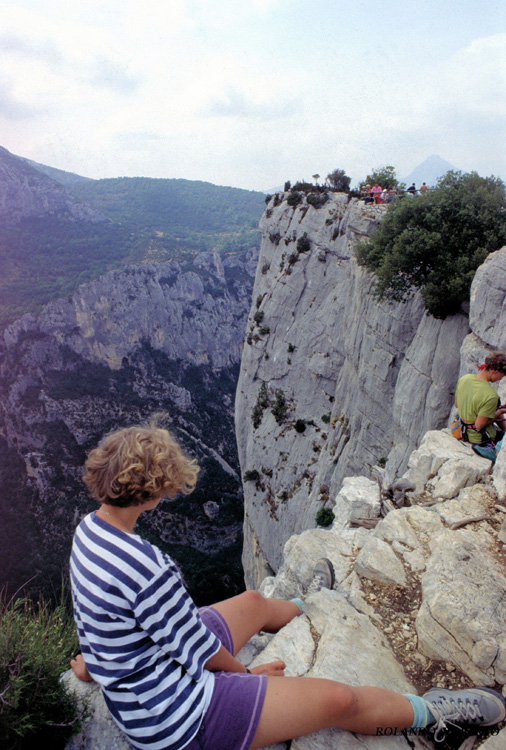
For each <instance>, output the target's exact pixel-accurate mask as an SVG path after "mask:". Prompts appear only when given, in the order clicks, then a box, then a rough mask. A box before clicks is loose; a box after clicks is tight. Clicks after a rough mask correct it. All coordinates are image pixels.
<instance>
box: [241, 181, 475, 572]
mask: <svg viewBox="0 0 506 750" xmlns="http://www.w3.org/2000/svg"><path fill="white" fill-rule="evenodd" d="M292 194H293V193H292ZM290 195H291V193H285V194H278V195H276V196H274V197H273V198H271V200H270V202H269V203H268V205H267V208H266V211H265V213H264V215H263V217H262V220H261V225H260V226H261V230H262V243H261V248H260V258H259V262H258V268H257V273H256V278H255V285H254V289H253V295H252V308H251V312H250V316H249V321H248V326H247V332H246V341H245V344H244V351H243V357H242V363H241V372H240V377H239V383H238V389H237V397H236V432H237V440H238V449H239V458H240V463H241V470H242V475H243V480H244V492H245V546H244V553H243V564H244V568H245V574H246V581H247V583H248V585H250V586H256V585H258V584H259V582H260V581H261V580H262V578H263V577H264V575H265V574H266V573H268V572H269V571H270V570H273V571H276V570H277V569H278V568H279V565H280V563H281V560H282V550H283V545H284V543H285V542H286V540H287V539H288V538H289V537H290V536H291V535H292V534H294V533H298V532H300V531H302V530H304V529H307V528H310V527H313V526H314V525H315V514H316V513H317V511H318V510H319V509H320V508H322V507H324V506H325V504H326V503H327V502H328V501H329V498H331V499H332V498H334V497H335V496H336V494H337V492H338V491H339V489H340V488H341V486H342V482H343V479H344V478H345V477H347V476H351V475H354V474H366V475H370V472H371V470H372V467H373V466H375V465H376V464H377V463H378V462H380V464H383V463H384V462H385V460H386V472H387V477H389V478H390V479H393V478H394V477H395V476H397V475H399V474H401V473H402V472H403V471H404V469H405V468H406V464H407V459H408V456H409V454H410V453H411V451H412V450H413V449H414V448H415V447H416V445H417V443H418V441H419V440H420V438H421V436H422V435H423V434H424V433H425V432H426V431H427V430H429V429H434V428H440V427H443V426H445V425H446V424H447V421H448V415H449V412H450V409H451V405H452V402H453V398H454V396H453V393H454V386H455V382H456V380H457V377H458V374H459V369H460V347H461V344H462V341H463V339H464V337H465V336H466V335H467V334H468V332H469V321H468V317H467V315H466V314H463V313H462V314H458V315H455V316H452V317H449V318H447V319H446V320H444V321H443V320H436V319H435V318H432V317H431V316H429V315H427V314H426V313H425V311H424V306H423V302H422V300H421V298H420V296H419V295H418V294H415V295H414V297H413V298H412V299H411V300H410V301H409V302H407V303H405V304H391V303H388V302H381V303H380V302H378V301H377V300H376V299H375V297H374V296H373V295H372V293H371V292H372V287H373V284H374V277H373V275H372V274H371V273H370V272H369V271H367V270H366V269H365V268H363V267H360V266H358V265H357V263H356V260H355V258H354V247H355V244H356V243H357V242H360V241H363V240H364V239H367V238H368V237H369V236H370V235H371V233H372V232H373V231H374V228H375V227H376V226H377V224H378V222H379V221H380V220H381V217H382V216H383V214H384V211H385V210H386V207H384V206H365V205H364V204H363V203H361V202H359V201H357V200H356V199H351V200H350V201H348V197H347V196H346V195H344V194H339V193H330V194H329V198H328V200H327V201H326V202H325V203H324V205H322V206H320V207H318V206H315V205H311V204H310V202H308V201H307V197H304V198H303V199H302V200H301V202H300V203H299V204H298V205H295V206H293V205H290V202H291V201H290V200H289V198H290ZM301 195H302V194H301Z"/></svg>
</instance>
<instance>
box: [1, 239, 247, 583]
mask: <svg viewBox="0 0 506 750" xmlns="http://www.w3.org/2000/svg"><path fill="white" fill-rule="evenodd" d="M255 266H256V255H255V252H254V251H251V252H241V253H231V254H229V255H227V256H220V255H218V254H217V253H202V254H200V255H199V256H197V258H196V259H195V261H194V263H191V262H190V261H188V262H187V263H186V265H185V267H183V266H182V265H180V264H178V263H176V262H167V263H158V264H155V263H145V264H141V265H137V266H130V267H127V268H125V269H124V270H122V271H111V272H110V273H108V274H106V275H104V276H102V277H101V278H100V279H98V280H97V281H96V282H93V283H89V284H85V285H82V286H81V287H79V289H78V290H77V292H76V293H75V294H74V295H73V296H72V297H71V298H69V299H60V300H58V301H56V302H52V303H50V304H49V305H47V306H46V307H45V308H44V310H43V311H42V312H41V313H40V315H39V316H37V317H35V316H33V315H25V316H23V317H22V318H21V319H20V320H18V321H16V322H15V323H14V324H12V325H11V326H9V327H8V328H7V329H5V331H4V332H3V335H2V339H1V341H0V394H1V399H0V444H1V446H2V451H1V452H0V475H1V477H2V481H1V482H0V485H1V488H0V516H1V521H2V525H3V528H4V532H5V539H6V540H7V542H5V543H4V544H3V545H2V552H1V553H0V554H1V561H0V562H1V564H0V569H1V577H2V583H6V582H8V583H9V585H10V586H11V588H12V590H13V591H14V590H16V589H17V588H18V587H19V586H21V585H24V584H25V583H26V582H27V581H28V580H34V586H35V587H36V590H37V591H39V592H40V591H47V590H49V591H50V590H52V591H54V590H58V588H59V581H60V578H61V571H62V569H63V570H66V566H67V559H68V554H69V545H70V541H71V538H72V533H73V528H75V524H76V522H77V520H78V519H79V517H80V516H81V515H82V514H83V513H85V512H86V511H88V510H91V509H92V508H93V507H94V503H92V502H91V501H90V499H89V498H88V497H87V493H86V491H85V488H84V485H83V483H82V481H81V478H80V477H81V472H82V466H83V463H84V460H85V457H86V454H87V452H88V451H89V449H90V448H91V447H94V445H96V443H97V442H98V440H99V439H100V437H101V436H102V435H104V434H105V433H107V432H108V431H110V430H112V429H115V428H117V427H119V426H126V425H130V424H135V423H138V422H141V421H144V420H146V419H148V418H149V417H150V416H152V415H153V414H154V413H156V412H165V414H166V417H165V424H167V425H168V426H169V428H170V429H172V430H173V432H174V433H175V434H176V436H177V437H178V438H179V440H180V441H181V442H182V443H183V445H184V446H185V447H186V448H187V449H188V451H189V452H190V453H191V455H193V456H195V457H196V458H197V459H198V460H199V462H200V465H201V476H202V481H201V482H200V483H199V486H198V489H197V490H196V491H195V493H193V494H192V496H191V498H189V499H188V498H184V499H181V500H177V501H175V502H174V503H172V504H170V505H168V504H167V505H164V506H161V508H160V513H158V511H157V512H156V513H154V514H152V515H150V521H149V524H150V528H149V533H150V534H154V538H156V539H158V542H159V543H161V544H169V545H182V546H183V547H184V548H185V549H186V552H188V550H189V549H190V548H192V549H193V550H194V551H198V553H199V555H201V556H200V557H198V561H199V564H200V565H201V567H203V566H204V562H205V558H204V557H202V555H207V554H208V553H209V554H210V553H214V552H217V551H218V550H222V551H223V550H227V549H228V550H234V551H233V554H232V553H231V558H230V566H229V569H228V570H227V572H226V573H225V572H224V573H223V575H222V574H221V572H220V574H219V575H218V574H216V576H215V578H216V580H217V581H218V583H219V584H220V585H221V584H222V583H223V585H224V586H225V589H226V586H227V584H226V581H227V575H229V574H231V573H232V572H233V575H229V578H228V580H229V583H230V579H231V578H233V580H234V581H235V583H234V584H233V587H232V590H231V592H230V593H232V592H235V590H237V587H238V586H240V585H241V583H242V575H241V569H240V546H241V528H242V490H241V482H240V474H239V467H238V460H237V450H236V445H235V436H234V393H235V385H236V381H237V375H238V368H239V360H240V354H241V349H242V341H243V336H244V330H245V324H246V318H247V314H248V310H249V306H250V295H251V287H252V278H253V274H254V269H255ZM13 497H18V498H19V499H20V498H23V501H22V502H23V505H24V513H23V515H22V516H21V515H20V514H19V513H16V512H15V507H14V506H13V503H12V498H13ZM20 551H21V552H20ZM185 554H186V553H185ZM176 556H177V555H176ZM34 575H35V576H36V577H35V578H34ZM196 578H197V576H196ZM198 578H201V576H198ZM202 585H203V584H202ZM234 587H235V588H234ZM224 595H226V591H223V592H222V596H224Z"/></svg>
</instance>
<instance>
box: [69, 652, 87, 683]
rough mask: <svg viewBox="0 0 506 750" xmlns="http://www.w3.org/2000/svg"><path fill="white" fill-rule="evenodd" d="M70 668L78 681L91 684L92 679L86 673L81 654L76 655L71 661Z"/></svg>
mask: <svg viewBox="0 0 506 750" xmlns="http://www.w3.org/2000/svg"><path fill="white" fill-rule="evenodd" d="M70 666H71V667H72V669H73V671H74V674H75V676H76V677H78V678H79V679H80V680H83V682H93V677H92V676H91V674H90V673H89V672H88V668H87V666H86V664H85V663H84V659H83V655H82V654H77V656H76V658H75V659H71V661H70Z"/></svg>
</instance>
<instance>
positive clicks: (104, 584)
mask: <svg viewBox="0 0 506 750" xmlns="http://www.w3.org/2000/svg"><path fill="white" fill-rule="evenodd" d="M85 468H86V471H85V475H84V481H85V483H86V484H87V486H88V488H89V490H90V492H91V494H92V495H93V497H94V498H95V499H96V500H97V501H98V502H99V504H100V505H99V508H98V510H96V511H95V512H93V513H90V515H88V516H87V517H86V518H84V520H83V521H82V522H81V523H80V525H79V527H78V528H77V530H76V533H75V537H74V543H73V548H72V555H71V580H72V594H73V602H74V612H75V619H76V624H77V630H78V635H79V641H80V646H81V649H82V654H80V655H79V656H78V657H77V658H76V659H75V660H73V661H72V667H73V669H74V672H75V674H76V675H77V676H78V677H79V678H80V679H84V680H91V679H93V680H96V681H97V682H98V683H99V684H100V685H101V687H102V691H103V695H104V698H105V701H106V703H107V705H108V707H109V709H110V711H111V714H112V716H113V717H114V719H115V721H116V722H117V724H118V726H119V727H120V729H121V730H122V731H123V732H124V733H125V735H126V736H127V738H128V740H129V742H130V743H131V744H132V745H133V746H134V747H135V748H140V749H141V750H148V749H151V750H179V749H180V748H187V750H197V749H198V750H202V749H205V748H207V749H208V750H247V748H260V747H263V746H265V745H270V744H272V743H276V742H280V741H283V740H288V739H291V738H293V737H298V736H300V735H304V734H308V733H310V732H314V731H316V730H318V729H322V728H326V727H341V728H342V729H345V730H349V731H350V732H359V733H365V734H373V735H374V734H382V733H383V730H384V729H387V728H388V729H389V730H390V731H392V729H391V728H392V727H396V728H397V731H400V730H401V729H404V728H408V727H416V728H422V727H429V726H430V727H432V728H433V729H434V730H435V731H436V733H439V732H441V731H444V729H445V728H446V725H447V724H448V723H451V724H456V725H461V724H474V725H483V726H490V725H493V724H496V723H497V722H499V721H502V720H503V719H504V718H505V716H506V702H505V701H504V699H503V698H502V696H501V695H499V694H498V693H496V692H494V691H492V690H488V689H486V688H472V689H469V690H460V691H456V692H452V691H450V690H446V689H433V690H431V691H429V692H428V693H426V694H425V696H424V697H423V698H422V697H418V696H415V695H407V696H404V695H399V694H396V693H393V692H391V691H389V690H384V689H381V688H376V687H351V686H349V685H344V684H342V683H339V682H334V681H332V680H328V679H318V678H306V677H284V676H283V675H284V667H285V664H284V663H283V662H282V661H276V662H272V663H269V664H264V665H262V666H257V667H255V668H253V669H251V671H250V670H248V669H246V667H245V666H243V664H242V663H241V662H239V661H238V660H237V659H236V658H235V654H236V653H237V652H238V651H239V650H240V649H241V648H242V646H243V645H244V644H245V643H246V642H247V641H248V640H249V639H250V638H251V637H252V636H253V635H254V634H255V633H257V632H258V631H261V630H263V631H268V632H275V631H277V630H279V629H280V628H282V627H283V626H284V625H286V624H287V623H288V622H290V620H292V619H293V618H294V617H296V616H298V615H300V614H301V612H302V608H303V603H302V602H301V601H300V600H299V599H295V600H292V601H282V600H278V599H267V598H264V597H263V596H261V595H260V594H258V593H257V592H255V591H246V592H245V593H243V594H240V595H239V596H235V597H233V598H232V599H229V600H227V601H224V602H220V603H219V604H216V605H214V606H213V607H204V608H203V609H200V610H199V609H197V608H196V607H195V605H194V603H193V601H192V600H191V598H190V596H189V595H188V593H187V592H186V590H185V587H184V585H183V583H182V581H181V578H180V575H179V572H178V570H177V568H176V566H175V565H174V563H173V562H172V560H171V559H170V557H169V556H168V555H166V554H165V553H164V552H162V551H160V550H159V549H158V548H157V547H155V546H153V545H152V544H149V543H148V542H147V541H145V540H143V539H141V538H140V537H139V536H138V535H137V534H135V533H134V527H135V523H136V521H137V519H138V517H139V515H140V514H141V513H143V512H144V511H149V510H152V509H153V508H155V507H156V506H157V505H158V503H160V502H161V500H162V499H163V498H164V497H166V496H168V497H169V498H174V497H175V496H176V495H177V494H178V493H179V492H182V493H185V494H186V493H189V492H191V490H192V489H193V487H194V485H195V482H196V477H197V472H198V467H197V466H196V464H195V462H194V461H192V460H190V459H188V458H187V457H185V456H184V455H183V453H182V451H181V449H180V447H179V445H178V444H177V443H176V442H175V441H174V440H173V438H172V437H171V436H170V435H169V433H168V432H167V431H166V430H163V429H160V428H158V427H146V428H144V427H130V428H126V429H122V430H118V431H117V432H115V433H113V434H112V435H110V436H109V437H107V438H106V439H105V440H104V441H103V442H102V443H101V445H100V446H99V447H98V448H96V449H95V450H92V451H91V453H90V455H89V457H88V460H87V462H86V467H85ZM333 583H334V576H333V569H332V565H331V563H330V562H329V561H328V560H325V559H323V560H320V561H319V562H318V563H317V565H316V569H315V576H314V579H313V583H312V586H311V587H310V588H311V589H312V590H314V591H317V590H319V589H320V588H322V587H324V586H325V587H328V588H332V586H333ZM350 658H353V655H352V654H350Z"/></svg>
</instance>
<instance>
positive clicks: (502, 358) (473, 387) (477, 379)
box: [455, 352, 506, 445]
mask: <svg viewBox="0 0 506 750" xmlns="http://www.w3.org/2000/svg"><path fill="white" fill-rule="evenodd" d="M505 375H506V354H504V353H502V352H496V353H494V354H489V355H488V356H487V357H486V358H485V363H484V364H483V365H480V367H479V368H478V374H477V375H473V374H469V375H464V376H463V377H461V378H460V380H459V381H458V383H457V388H456V391H455V406H456V407H457V409H458V410H459V416H460V418H461V420H462V422H463V423H464V425H465V426H466V427H467V439H468V440H469V442H470V443H473V444H474V445H479V444H484V443H485V444H486V443H490V442H496V441H498V440H500V439H501V437H502V435H503V434H504V428H503V431H499V430H497V429H496V428H495V427H494V424H493V423H494V422H499V424H500V425H501V426H503V415H504V414H505V413H506V407H502V408H501V407H500V400H499V397H498V395H497V393H496V391H495V390H494V389H493V388H492V385H491V383H497V382H499V380H502V378H503V377H504V376H505ZM505 426H506V424H505Z"/></svg>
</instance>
